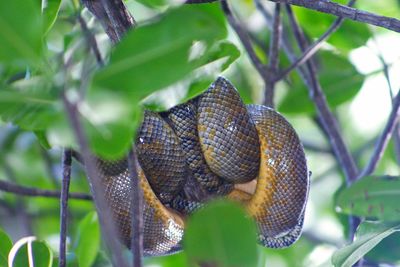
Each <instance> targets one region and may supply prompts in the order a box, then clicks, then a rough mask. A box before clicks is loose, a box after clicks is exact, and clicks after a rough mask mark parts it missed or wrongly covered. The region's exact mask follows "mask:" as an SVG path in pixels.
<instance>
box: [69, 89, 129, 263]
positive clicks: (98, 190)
mask: <svg viewBox="0 0 400 267" xmlns="http://www.w3.org/2000/svg"><path fill="white" fill-rule="evenodd" d="M62 100H63V104H64V108H65V110H66V112H67V115H68V118H69V121H70V123H71V126H72V129H73V132H74V134H75V138H76V140H77V141H78V144H79V147H80V151H81V155H82V158H83V161H84V162H85V169H86V174H87V177H88V180H89V183H90V186H91V191H92V195H93V199H94V202H95V204H96V208H97V214H98V215H99V220H100V224H101V226H102V228H103V233H104V238H105V241H106V242H105V243H106V244H107V247H108V248H109V250H110V252H111V260H112V262H113V264H114V265H115V266H121V267H126V266H127V265H126V263H125V260H124V258H123V255H122V247H121V244H120V243H119V242H118V241H117V239H116V237H117V236H118V234H117V229H116V227H115V225H114V221H113V219H112V218H113V217H112V215H111V211H110V207H109V206H108V205H107V202H106V200H105V195H104V190H103V187H102V185H101V181H100V175H99V171H98V169H97V167H96V163H95V160H94V157H93V156H92V153H91V152H90V149H89V143H88V140H87V138H86V135H85V133H84V131H83V128H82V124H81V121H80V118H79V113H78V107H77V105H76V103H71V102H69V100H68V99H67V96H66V95H65V92H64V93H63V94H62Z"/></svg>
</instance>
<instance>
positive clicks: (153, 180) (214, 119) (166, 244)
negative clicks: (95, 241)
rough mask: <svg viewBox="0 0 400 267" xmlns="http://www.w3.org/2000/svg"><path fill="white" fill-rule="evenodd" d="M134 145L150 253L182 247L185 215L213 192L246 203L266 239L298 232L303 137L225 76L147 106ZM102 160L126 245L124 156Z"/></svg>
mask: <svg viewBox="0 0 400 267" xmlns="http://www.w3.org/2000/svg"><path fill="white" fill-rule="evenodd" d="M136 149H137V154H138V161H139V163H140V164H138V166H137V169H138V174H139V179H140V186H141V188H142V190H143V197H144V207H143V220H144V241H143V242H144V253H145V255H165V254H169V253H173V252H175V251H178V250H180V248H181V245H180V241H181V240H182V237H183V232H184V226H185V217H186V216H187V215H189V214H190V213H192V212H193V211H195V210H196V209H197V208H199V207H201V206H202V203H204V202H205V201H208V200H209V199H212V198H213V197H216V196H220V197H225V198H228V199H231V200H234V201H238V202H240V203H241V204H242V205H243V206H244V208H245V209H246V211H247V212H248V214H249V215H250V216H251V217H253V218H254V219H255V221H256V223H257V226H258V232H259V234H258V238H259V241H260V243H261V244H262V245H264V246H267V247H275V248H279V247H286V246H289V245H291V244H292V243H293V242H295V241H296V240H297V239H298V237H299V235H300V233H301V229H302V225H303V217H304V210H305V203H306V200H307V194H308V188H309V177H308V170H307V165H306V159H305V155H304V151H303V147H302V145H301V143H300V141H299V138H298V136H297V134H296V132H295V131H294V129H293V128H292V126H291V125H290V124H289V123H288V122H287V121H286V120H285V118H283V117H282V116H281V115H280V114H278V113H277V112H275V111H274V110H272V109H270V108H268V107H265V106H261V105H247V106H246V105H244V104H243V103H242V101H241V99H240V96H239V94H238V92H237V91H236V89H235V88H234V87H233V85H232V84H230V82H229V81H227V80H226V79H224V78H222V77H220V78H218V79H217V80H216V81H215V82H214V83H213V84H212V85H211V86H210V88H209V89H208V90H207V91H206V92H204V93H203V94H201V95H199V96H198V97H196V98H194V99H192V100H190V101H189V102H187V103H184V104H181V105H178V106H176V107H174V108H172V109H170V110H169V111H167V112H162V113H155V112H150V111H146V112H145V115H144V120H143V123H142V125H141V127H140V130H139V133H138V137H137V141H136ZM98 165H99V167H100V170H101V174H102V177H101V178H102V184H103V186H104V188H105V196H106V200H107V202H108V204H109V205H110V207H111V211H112V213H113V216H114V219H115V222H116V224H117V227H118V229H119V232H120V235H121V239H122V241H123V242H124V243H125V244H126V245H127V246H128V247H129V246H130V240H131V208H130V204H131V190H132V186H131V181H130V178H129V173H128V168H127V161H126V159H124V160H120V161H113V162H110V161H100V160H99V164H98ZM139 165H140V166H139ZM244 183H247V184H246V186H244Z"/></svg>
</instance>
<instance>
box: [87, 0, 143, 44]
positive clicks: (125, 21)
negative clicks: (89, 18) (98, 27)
mask: <svg viewBox="0 0 400 267" xmlns="http://www.w3.org/2000/svg"><path fill="white" fill-rule="evenodd" d="M82 3H83V4H84V5H85V6H86V7H87V9H89V11H90V12H92V13H93V15H94V16H95V17H96V18H97V19H98V20H99V21H100V23H101V24H102V25H103V28H104V30H105V32H106V33H107V35H108V36H109V37H110V39H111V41H112V42H113V43H114V44H116V43H117V42H118V41H119V40H121V38H122V37H123V35H124V34H125V33H126V32H127V31H128V30H129V29H130V28H131V27H133V26H135V24H136V22H135V20H134V18H133V17H132V15H131V14H130V13H129V11H128V10H127V8H126V6H125V4H124V2H123V1H122V0H98V1H93V0H82Z"/></svg>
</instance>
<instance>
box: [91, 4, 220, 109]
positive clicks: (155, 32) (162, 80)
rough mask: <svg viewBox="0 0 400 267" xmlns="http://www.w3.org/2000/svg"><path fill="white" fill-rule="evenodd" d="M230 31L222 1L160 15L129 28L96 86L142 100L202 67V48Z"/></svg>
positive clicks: (102, 70) (206, 48)
mask: <svg viewBox="0 0 400 267" xmlns="http://www.w3.org/2000/svg"><path fill="white" fill-rule="evenodd" d="M226 34H227V30H226V27H225V21H224V17H223V15H222V11H221V10H220V8H219V6H218V5H215V4H211V5H184V6H181V7H179V8H177V9H174V10H171V11H169V12H167V13H166V14H165V15H164V16H163V17H162V18H161V19H160V20H158V21H156V22H154V23H152V24H148V25H145V26H142V27H139V28H137V29H135V30H133V31H131V32H129V33H128V34H127V36H125V38H124V39H123V40H122V41H121V42H120V43H119V44H118V45H117V47H116V49H115V51H114V52H113V53H112V55H111V58H110V63H109V65H107V66H106V67H105V68H103V69H101V70H100V71H99V72H98V73H96V75H95V77H94V85H95V86H94V87H93V88H94V89H96V90H100V89H102V88H106V89H108V90H113V91H118V92H123V93H124V94H126V95H129V97H130V98H131V99H138V100H139V99H142V98H143V97H145V96H147V95H149V94H150V93H152V92H154V91H156V90H158V89H161V88H163V87H166V86H168V85H170V84H172V83H174V82H177V81H179V80H180V79H182V78H184V77H185V76H186V75H188V74H189V73H190V72H191V71H193V70H194V69H195V68H197V67H198V63H199V62H198V61H199V60H198V59H199V58H204V55H203V54H202V52H204V51H207V50H208V48H209V46H210V45H211V44H213V43H214V42H215V41H216V40H218V39H221V38H223V37H225V36H226ZM195 41H198V42H195ZM133 104H134V103H133Z"/></svg>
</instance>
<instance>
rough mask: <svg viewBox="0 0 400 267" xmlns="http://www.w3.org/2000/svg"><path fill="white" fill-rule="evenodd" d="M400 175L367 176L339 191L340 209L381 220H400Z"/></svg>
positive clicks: (337, 202)
mask: <svg viewBox="0 0 400 267" xmlns="http://www.w3.org/2000/svg"><path fill="white" fill-rule="evenodd" d="M399 195H400V177H398V176H397V177H394V176H367V177H363V178H361V179H360V180H358V181H357V182H355V183H354V184H352V185H351V186H350V187H348V188H345V189H344V190H343V191H341V192H339V194H338V197H337V201H336V204H337V206H338V207H339V208H340V211H342V212H344V213H347V214H352V215H357V216H362V217H374V218H378V219H381V220H387V221H395V220H400V210H399Z"/></svg>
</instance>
